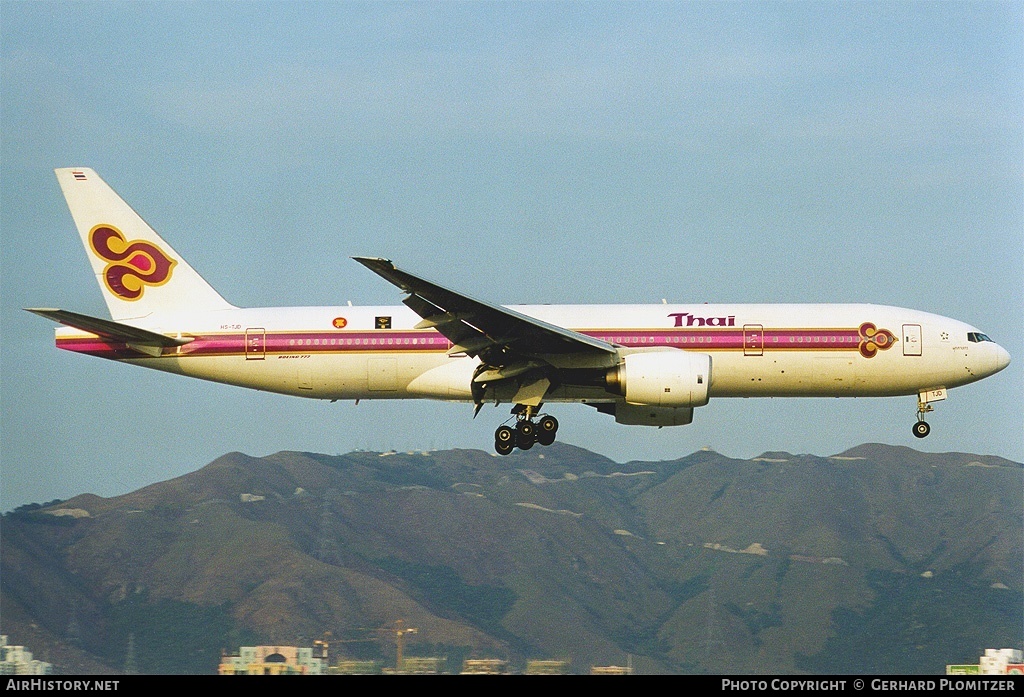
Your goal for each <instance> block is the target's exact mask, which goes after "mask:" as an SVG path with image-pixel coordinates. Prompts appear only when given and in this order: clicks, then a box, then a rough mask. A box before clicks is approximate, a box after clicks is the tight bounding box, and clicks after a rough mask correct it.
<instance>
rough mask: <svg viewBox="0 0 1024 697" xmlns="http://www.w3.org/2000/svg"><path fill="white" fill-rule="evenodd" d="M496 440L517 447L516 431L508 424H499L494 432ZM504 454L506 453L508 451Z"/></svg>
mask: <svg viewBox="0 0 1024 697" xmlns="http://www.w3.org/2000/svg"><path fill="white" fill-rule="evenodd" d="M494 442H495V443H502V444H504V445H511V446H513V447H515V443H516V432H515V431H513V430H512V429H511V428H509V427H508V426H498V430H496V431H495V432H494ZM502 454H503V455H504V454H506V453H502Z"/></svg>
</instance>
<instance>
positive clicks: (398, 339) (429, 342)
mask: <svg viewBox="0 0 1024 697" xmlns="http://www.w3.org/2000/svg"><path fill="white" fill-rule="evenodd" d="M580 333H582V334H585V335H587V336H590V337H594V338H597V339H601V340H603V341H607V342H610V343H614V344H618V345H620V346H625V347H629V348H643V347H649V346H666V347H672V348H681V349H687V350H706V351H707V350H711V351H728V350H738V351H741V350H743V349H744V347H746V348H748V349H750V348H755V349H756V348H763V349H764V350H765V351H775V350H839V351H856V350H858V347H859V345H860V342H861V336H860V334H859V332H858V330H857V329H826V330H802V329H765V330H763V331H753V330H749V329H748V330H744V329H742V328H728V329H710V328H687V327H683V328H678V329H659V330H657V331H651V330H641V329H627V330H614V331H612V330H586V331H582V332H580ZM254 336H255V337H259V338H262V339H263V341H262V345H263V349H264V351H265V352H266V353H267V354H289V353H348V352H358V353H365V352H373V351H387V352H395V351H397V352H404V351H412V352H422V351H447V350H448V349H449V348H450V347H451V342H449V341H448V340H447V339H446V338H445V337H444V336H443V335H441V334H440V333H438V332H436V331H429V330H428V331H380V330H378V331H358V332H356V331H344V330H343V331H331V332H282V333H274V332H268V333H267V334H266V335H265V337H264V336H263V335H262V334H260V333H250V335H249V338H250V340H252V339H253V338H254ZM245 342H246V335H245V334H244V333H238V334H214V335H207V336H201V337H197V338H196V339H195V340H194V341H192V342H190V343H188V344H185V345H184V346H182V347H181V348H180V349H179V350H176V351H170V350H169V351H168V353H175V354H176V355H181V356H189V355H191V356H195V355H202V356H218V355H233V354H244V353H245V349H246V343H245ZM57 346H58V347H60V348H62V349H66V350H69V351H75V352H78V353H87V354H91V355H96V356H102V357H105V358H124V357H142V356H144V355H145V354H142V353H139V352H136V351H134V350H132V349H130V348H128V347H127V345H126V344H124V343H116V342H108V341H104V340H102V339H98V338H92V337H82V338H74V337H72V338H59V339H58V340H57Z"/></svg>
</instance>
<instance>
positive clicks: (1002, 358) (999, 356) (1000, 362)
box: [994, 344, 1010, 373]
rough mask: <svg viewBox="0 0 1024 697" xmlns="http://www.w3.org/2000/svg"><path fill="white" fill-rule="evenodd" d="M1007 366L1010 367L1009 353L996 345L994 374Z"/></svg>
mask: <svg viewBox="0 0 1024 697" xmlns="http://www.w3.org/2000/svg"><path fill="white" fill-rule="evenodd" d="M1008 365H1010V352H1009V351H1007V350H1006V349H1004V348H1003V347H1002V346H1000V345H999V344H996V369H995V371H994V372H996V373H998V372H999V371H1000V370H1002V369H1003V368H1005V367H1006V366H1008Z"/></svg>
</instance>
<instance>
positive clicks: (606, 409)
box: [595, 401, 693, 428]
mask: <svg viewBox="0 0 1024 697" xmlns="http://www.w3.org/2000/svg"><path fill="white" fill-rule="evenodd" d="M595 406H597V410H598V411H600V412H603V413H605V414H611V415H612V416H614V417H615V422H616V423H620V424H625V425H627V426H657V427H658V428H661V427H662V426H686V425H687V424H691V423H693V407H648V406H643V405H641V404H626V403H625V402H621V401H620V402H616V403H615V404H598V405H595Z"/></svg>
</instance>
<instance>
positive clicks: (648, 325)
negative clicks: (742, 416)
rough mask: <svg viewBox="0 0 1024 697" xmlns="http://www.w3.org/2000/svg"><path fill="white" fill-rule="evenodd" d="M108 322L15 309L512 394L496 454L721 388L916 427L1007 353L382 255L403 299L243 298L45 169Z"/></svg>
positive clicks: (336, 380)
mask: <svg viewBox="0 0 1024 697" xmlns="http://www.w3.org/2000/svg"><path fill="white" fill-rule="evenodd" d="M55 172H56V175H57V180H58V182H59V184H60V187H61V189H62V191H63V193H64V196H65V198H66V199H67V204H68V207H69V209H70V211H71V215H72V217H73V219H74V222H75V226H76V227H77V228H78V232H79V234H80V236H81V239H82V242H83V244H84V245H85V250H86V254H87V256H88V257H89V261H90V263H91V264H92V270H93V272H94V273H95V275H96V280H97V282H98V283H99V286H100V289H101V291H102V293H103V298H104V300H105V301H106V304H107V307H108V309H109V311H110V319H106V318H100V317H91V316H88V315H84V314H80V313H77V312H72V311H68V310H61V309H52V308H26V309H27V310H28V311H29V312H34V313H35V314H37V315H41V316H43V317H47V318H49V319H51V320H55V321H56V322H58V323H60V324H61V325H64V326H61V327H58V328H57V329H56V345H57V347H58V348H61V349H65V350H67V351H72V352H75V353H83V354H86V355H90V356H98V357H100V358H107V359H111V360H115V361H119V362H123V363H129V364H133V365H138V366H142V367H145V368H155V369H157V370H164V371H167V372H170V373H177V374H180V375H185V376H188V377H194V378H201V379H204V380H211V381H214V382H220V383H227V384H230V385H238V386H241V387H247V388H252V389H257V390H265V391H269V392H275V393H281V394H286V395H295V396H299V397H309V398H313V399H327V400H331V401H336V400H356V401H357V402H358V401H359V400H362V399H434V400H445V401H454V402H465V403H470V404H473V405H474V412H473V416H474V417H475V416H476V414H477V413H478V412H479V411H480V408H481V407H482V406H483V405H484V404H488V403H494V404H495V405H498V404H510V405H512V406H511V415H510V416H509V417H507V418H506V420H505V422H504V423H502V424H501V425H500V426H499V427H498V428H497V430H496V431H495V434H494V448H495V451H496V452H497V453H499V454H502V455H507V454H509V453H511V452H512V451H513V450H515V449H516V448H519V449H521V450H528V449H530V448H532V447H533V446H534V445H535V444H540V445H542V446H543V445H550V444H551V443H552V442H554V440H555V437H556V433H557V431H558V421H557V420H556V419H555V418H554V417H553V416H551V415H550V414H547V413H545V412H544V411H543V407H544V405H545V404H553V403H556V404H557V403H578V404H585V405H588V406H590V407H593V408H595V409H597V410H598V411H599V412H601V413H604V414H608V415H610V416H612V417H614V419H615V421H616V422H617V423H619V424H626V425H644V426H655V427H663V426H680V425H686V424H689V423H691V422H692V421H693V413H694V409H697V408H699V407H702V406H704V405H706V404H708V402H709V400H711V399H712V398H716V399H717V398H724V397H888V396H900V395H916V397H917V421H916V422H915V423H914V425H913V434H914V436H916V437H918V438H924V437H925V436H927V435H928V433H929V432H930V430H931V427H930V426H929V424H928V423H927V422H926V421H925V419H924V416H925V414H927V413H929V412H931V411H933V409H934V407H933V406H932V405H933V404H934V403H935V402H939V401H942V400H944V399H946V397H947V392H948V390H950V389H952V388H954V387H959V386H961V385H966V384H969V383H972V382H976V381H978V380H981V379H983V378H985V377H987V376H989V375H992V374H994V373H996V372H998V371H1000V370H1002V369H1003V368H1005V367H1006V366H1007V365H1008V364H1009V362H1010V355H1009V353H1007V351H1006V350H1005V349H1003V348H1002V347H1001V346H999V345H998V344H996V343H995V342H994V341H992V340H991V339H990V338H989V337H988V336H987V335H985V334H984V333H982V332H981V331H979V330H978V329H976V328H975V327H972V326H970V325H968V324H965V323H963V322H960V321H957V320H954V319H949V318H946V317H941V316H938V315H935V314H930V313H927V312H920V311H917V310H908V309H904V308H899V307H889V306H881V305H868V304H845V305H832V304H805V305H796V304H790V305H769V304H735V305H707V304H666V303H663V304H660V305H658V304H653V305H520V306H503V305H496V304H493V303H491V302H488V301H485V300H478V299H474V298H472V297H470V296H468V295H465V294H463V293H461V292H458V291H455V290H452V289H450V288H446V287H444V286H441V285H438V284H436V283H432V282H431V281H428V280H426V279H424V278H422V277H420V276H418V275H415V274H413V273H410V272H408V271H404V270H402V269H400V268H398V267H396V266H395V265H394V264H393V263H392V262H391V261H389V260H388V259H383V258H375V257H353V259H355V261H357V262H359V263H360V264H362V265H363V266H365V267H366V268H367V269H369V270H370V271H372V272H374V273H376V274H377V275H378V276H381V277H382V278H384V279H385V280H386V281H388V282H390V283H392V284H393V285H395V286H397V287H398V288H399V289H400V290H401V291H402V292H403V293H404V294H405V298H404V299H403V301H402V302H403V304H404V307H403V306H387V307H379V306H366V307H363V306H352V305H351V304H349V305H347V306H336V307H275V308H239V307H235V306H234V305H232V304H230V303H228V302H227V301H226V300H225V299H224V298H223V297H221V296H220V294H218V293H217V291H216V290H214V289H213V287H212V286H210V284H209V283H207V282H206V281H205V280H203V278H202V277H201V276H200V275H199V274H198V273H196V271H195V270H194V269H193V268H192V267H191V266H189V264H188V263H187V262H186V261H185V260H184V259H183V258H182V257H181V256H180V255H179V254H177V253H176V252H175V251H174V249H172V248H171V246H170V245H169V244H167V242H165V241H164V240H163V239H162V238H161V237H160V236H159V235H157V233H156V232H155V231H154V230H153V229H152V228H151V227H150V226H149V225H148V224H146V222H145V221H144V220H143V219H142V218H141V217H140V216H139V215H138V214H137V213H136V212H135V211H134V210H133V209H132V208H130V207H129V206H128V204H126V203H125V202H124V201H123V200H122V199H121V198H120V197H119V196H118V195H117V194H116V193H115V192H114V190H113V189H112V188H110V187H109V186H108V185H107V184H106V183H105V182H104V181H103V180H102V179H100V177H99V176H98V175H97V174H96V173H95V172H94V171H93V170H91V169H89V168H86V167H72V168H61V169H57V170H55Z"/></svg>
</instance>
